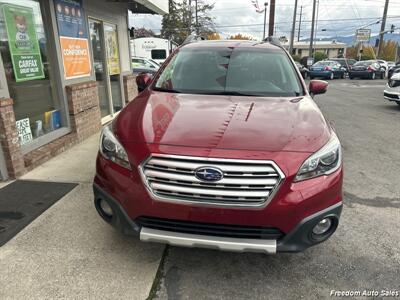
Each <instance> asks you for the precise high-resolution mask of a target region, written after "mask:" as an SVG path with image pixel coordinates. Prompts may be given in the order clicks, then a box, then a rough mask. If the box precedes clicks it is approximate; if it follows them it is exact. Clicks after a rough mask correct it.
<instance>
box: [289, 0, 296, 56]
mask: <svg viewBox="0 0 400 300" xmlns="http://www.w3.org/2000/svg"><path fill="white" fill-rule="evenodd" d="M296 15H297V0H295V1H294V12H293V24H292V32H291V33H290V44H289V54H292V52H293V42H294V32H295V30H296Z"/></svg>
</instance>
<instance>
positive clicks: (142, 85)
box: [136, 72, 153, 93]
mask: <svg viewBox="0 0 400 300" xmlns="http://www.w3.org/2000/svg"><path fill="white" fill-rule="evenodd" d="M152 80H153V75H152V74H149V73H146V72H142V73H140V74H139V75H138V76H136V84H137V87H138V92H139V93H141V92H143V91H144V90H145V89H146V88H147V87H148V86H149V84H150V83H151V81H152Z"/></svg>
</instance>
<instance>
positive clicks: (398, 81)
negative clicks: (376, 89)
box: [383, 73, 400, 105]
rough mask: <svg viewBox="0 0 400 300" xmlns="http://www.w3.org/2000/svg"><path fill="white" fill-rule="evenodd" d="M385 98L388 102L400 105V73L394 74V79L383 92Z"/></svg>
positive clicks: (390, 80)
mask: <svg viewBox="0 0 400 300" xmlns="http://www.w3.org/2000/svg"><path fill="white" fill-rule="evenodd" d="M383 96H384V98H385V99H386V100H389V101H393V102H395V103H397V104H398V105H400V73H396V74H393V76H392V78H391V79H389V81H388V83H387V85H386V87H385V90H384V91H383Z"/></svg>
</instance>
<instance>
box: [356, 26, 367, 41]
mask: <svg viewBox="0 0 400 300" xmlns="http://www.w3.org/2000/svg"><path fill="white" fill-rule="evenodd" d="M370 38H371V29H357V31H356V41H357V42H367V41H369V39H370Z"/></svg>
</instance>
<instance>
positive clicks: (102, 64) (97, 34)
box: [89, 19, 123, 118]
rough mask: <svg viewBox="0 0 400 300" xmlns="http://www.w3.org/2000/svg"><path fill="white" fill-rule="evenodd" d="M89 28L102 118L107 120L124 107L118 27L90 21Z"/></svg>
mask: <svg viewBox="0 0 400 300" xmlns="http://www.w3.org/2000/svg"><path fill="white" fill-rule="evenodd" d="M89 27H90V41H91V44H92V52H93V66H94V70H95V76H96V81H97V83H98V86H99V98H100V110H101V116H102V118H107V117H109V116H113V114H114V113H116V112H118V111H119V110H121V109H122V107H123V102H122V90H121V81H120V74H121V71H120V59H119V48H118V36H117V26H116V25H113V24H108V23H105V22H102V21H100V20H95V19H89Z"/></svg>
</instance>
